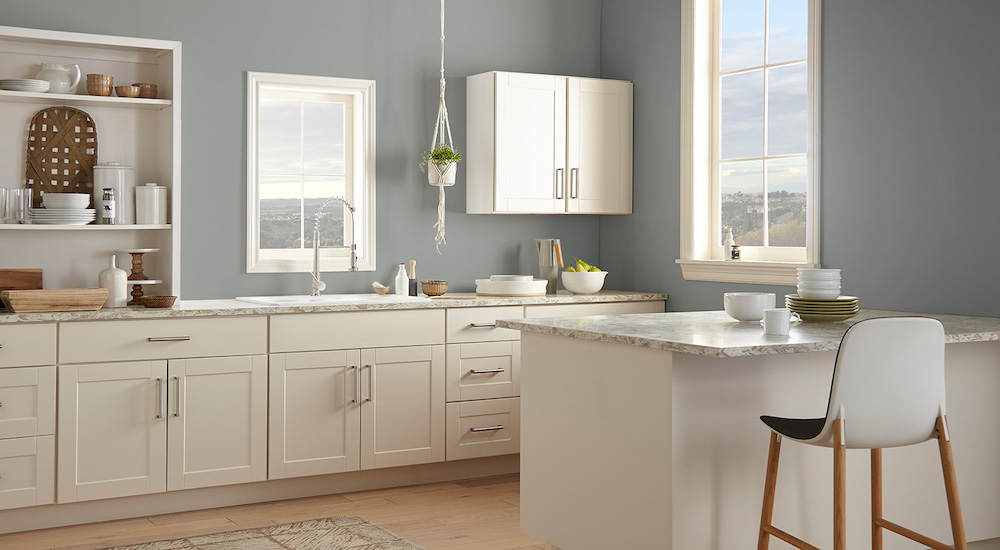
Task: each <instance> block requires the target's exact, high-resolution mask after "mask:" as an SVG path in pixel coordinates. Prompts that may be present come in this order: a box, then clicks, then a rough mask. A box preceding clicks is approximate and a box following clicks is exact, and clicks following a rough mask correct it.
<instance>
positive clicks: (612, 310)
mask: <svg viewBox="0 0 1000 550" xmlns="http://www.w3.org/2000/svg"><path fill="white" fill-rule="evenodd" d="M625 313H663V301H662V300H657V301H653V302H612V303H604V304H559V305H551V306H524V316H525V317H526V318H532V317H534V318H538V317H583V316H586V315H622V314H625Z"/></svg>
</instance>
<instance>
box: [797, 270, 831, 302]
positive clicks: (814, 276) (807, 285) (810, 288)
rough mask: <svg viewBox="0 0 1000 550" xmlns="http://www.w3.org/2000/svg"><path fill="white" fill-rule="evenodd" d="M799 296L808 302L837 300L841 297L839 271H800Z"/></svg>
mask: <svg viewBox="0 0 1000 550" xmlns="http://www.w3.org/2000/svg"><path fill="white" fill-rule="evenodd" d="M798 273H799V282H798V291H799V296H801V297H803V298H806V299H808V300H835V299H836V298H837V296H840V270H839V269H818V268H804V267H800V268H799V269H798Z"/></svg>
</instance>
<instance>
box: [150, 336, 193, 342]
mask: <svg viewBox="0 0 1000 550" xmlns="http://www.w3.org/2000/svg"><path fill="white" fill-rule="evenodd" d="M190 339H191V337H190V336H150V337H149V338H146V341H147V342H187V341H188V340H190Z"/></svg>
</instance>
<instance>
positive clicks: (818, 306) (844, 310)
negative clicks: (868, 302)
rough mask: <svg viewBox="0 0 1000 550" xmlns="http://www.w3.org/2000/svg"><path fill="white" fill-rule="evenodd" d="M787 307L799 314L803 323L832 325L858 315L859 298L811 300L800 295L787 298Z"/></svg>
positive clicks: (840, 297) (789, 295)
mask: <svg viewBox="0 0 1000 550" xmlns="http://www.w3.org/2000/svg"><path fill="white" fill-rule="evenodd" d="M785 307H787V308H788V309H790V310H792V311H794V312H795V313H798V314H799V317H801V318H802V320H803V321H811V322H820V323H831V322H837V321H846V320H847V319H850V318H851V317H854V316H855V315H857V314H858V311H859V306H858V297H857V296H838V297H837V298H834V299H832V300H811V299H809V298H803V297H802V296H800V295H798V294H788V295H787V296H785Z"/></svg>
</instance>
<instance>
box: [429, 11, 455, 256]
mask: <svg viewBox="0 0 1000 550" xmlns="http://www.w3.org/2000/svg"><path fill="white" fill-rule="evenodd" d="M440 83H441V99H440V101H439V102H438V113H437V121H436V122H435V123H434V137H432V138H431V151H432V152H433V151H434V150H435V149H437V148H438V147H441V146H448V147H450V148H451V149H452V150H454V149H455V146H454V142H453V141H452V138H451V124H450V123H449V122H448V105H447V104H446V103H445V100H444V91H445V79H444V0H441V82H440ZM431 171H434V173H431ZM457 171H458V162H457V161H454V162H449V163H447V164H436V163H434V162H433V160H431V161H428V162H427V172H428V174H429V175H430V177H429V178H428V182H430V183H431V185H436V186H437V188H438V215H437V223H435V224H434V228H435V229H437V235H435V236H434V245H435V248H437V251H438V254H440V253H441V245H442V244H446V242H445V240H444V213H445V201H444V188H445V187H450V186H452V185H455V173H456V172H457ZM434 176H437V177H436V178H435V177H434ZM435 182H436V183H435Z"/></svg>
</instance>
